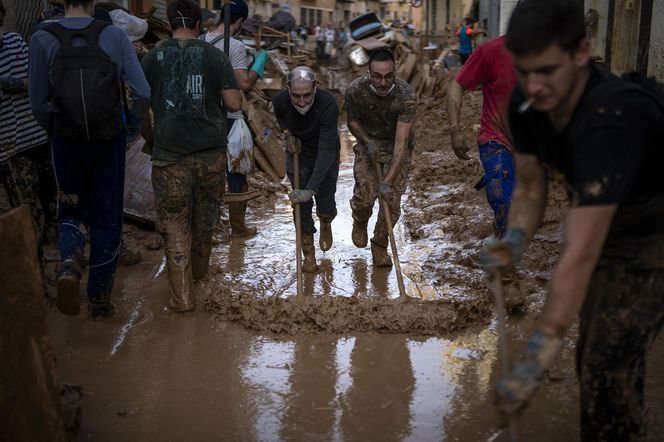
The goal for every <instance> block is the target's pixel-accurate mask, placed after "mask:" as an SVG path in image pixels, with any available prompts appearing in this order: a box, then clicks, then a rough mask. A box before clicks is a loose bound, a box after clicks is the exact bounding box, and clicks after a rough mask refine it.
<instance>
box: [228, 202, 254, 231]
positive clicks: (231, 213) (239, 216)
mask: <svg viewBox="0 0 664 442" xmlns="http://www.w3.org/2000/svg"><path fill="white" fill-rule="evenodd" d="M246 215H247V203H246V202H239V203H238V202H236V203H228V218H229V219H230V222H231V238H249V237H251V236H254V235H255V234H256V231H257V229H256V227H255V226H247V225H246V224H245V218H246Z"/></svg>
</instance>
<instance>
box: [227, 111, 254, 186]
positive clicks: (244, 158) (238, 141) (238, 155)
mask: <svg viewBox="0 0 664 442" xmlns="http://www.w3.org/2000/svg"><path fill="white" fill-rule="evenodd" d="M253 149H254V140H253V139H252V138H251V131H249V127H247V123H245V122H244V118H239V119H237V120H235V123H233V127H232V128H231V131H230V133H229V134H228V155H227V156H228V170H230V171H231V172H232V173H241V174H242V175H247V174H249V172H251V170H252V169H253V167H254V151H253Z"/></svg>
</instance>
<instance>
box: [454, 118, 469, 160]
mask: <svg viewBox="0 0 664 442" xmlns="http://www.w3.org/2000/svg"><path fill="white" fill-rule="evenodd" d="M450 137H451V138H452V150H454V153H455V154H456V156H457V157H458V158H459V159H462V160H469V159H470V157H469V156H468V151H469V150H470V148H469V147H468V146H467V145H466V140H465V139H464V138H463V134H462V133H461V129H459V126H453V127H452V128H451V129H450Z"/></svg>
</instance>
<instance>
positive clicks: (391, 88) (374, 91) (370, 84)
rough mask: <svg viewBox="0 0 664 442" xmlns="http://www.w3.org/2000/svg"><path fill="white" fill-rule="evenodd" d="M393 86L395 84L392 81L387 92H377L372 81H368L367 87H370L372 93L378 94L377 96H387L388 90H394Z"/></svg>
mask: <svg viewBox="0 0 664 442" xmlns="http://www.w3.org/2000/svg"><path fill="white" fill-rule="evenodd" d="M395 86H396V84H395V83H392V86H391V87H390V90H389V91H387V92H385V93H384V94H381V93H379V92H378V89H376V88H375V87H374V85H373V83H369V89H371V91H372V92H373V93H374V94H376V95H378V96H379V97H387V96H388V95H390V92H392V91H393V90H394V87H395Z"/></svg>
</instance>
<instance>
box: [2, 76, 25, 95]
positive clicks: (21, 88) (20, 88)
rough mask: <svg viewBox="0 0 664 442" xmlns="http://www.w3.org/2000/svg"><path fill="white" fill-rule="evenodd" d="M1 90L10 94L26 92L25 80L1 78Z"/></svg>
mask: <svg viewBox="0 0 664 442" xmlns="http://www.w3.org/2000/svg"><path fill="white" fill-rule="evenodd" d="M0 90H2V91H4V92H9V93H16V92H25V90H26V88H25V84H24V83H23V80H22V79H20V78H16V77H0Z"/></svg>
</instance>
